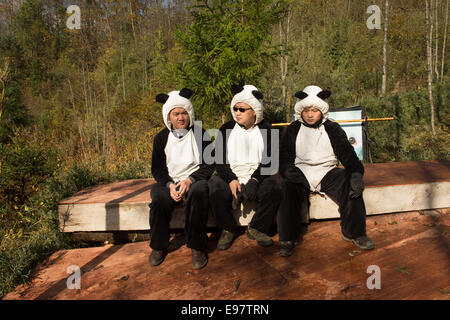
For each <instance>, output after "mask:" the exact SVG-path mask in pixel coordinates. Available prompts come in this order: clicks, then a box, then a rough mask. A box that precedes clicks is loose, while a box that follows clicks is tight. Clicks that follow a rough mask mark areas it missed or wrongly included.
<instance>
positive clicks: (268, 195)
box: [208, 175, 282, 234]
mask: <svg viewBox="0 0 450 320" xmlns="http://www.w3.org/2000/svg"><path fill="white" fill-rule="evenodd" d="M208 186H209V199H210V205H211V209H212V212H213V214H214V218H215V220H216V225H217V226H218V227H219V228H221V229H225V230H228V231H232V232H234V231H235V230H236V227H237V223H236V220H235V219H234V217H233V213H232V207H231V204H232V201H233V194H232V193H231V190H230V186H229V185H228V183H226V182H225V181H223V180H222V178H220V177H219V176H217V175H215V176H213V177H212V178H211V179H210V180H209V182H208ZM281 198H282V194H281V188H280V187H279V186H278V185H277V184H276V181H275V179H274V178H272V177H268V178H266V179H264V180H263V181H262V182H261V183H259V185H258V196H257V201H258V206H257V207H256V210H255V214H254V215H253V218H252V220H251V221H250V223H249V226H250V227H252V228H254V229H256V230H258V231H260V232H263V233H265V234H267V233H269V232H270V227H271V225H272V223H273V220H274V217H275V215H276V213H277V211H278V208H279V206H280V203H281Z"/></svg>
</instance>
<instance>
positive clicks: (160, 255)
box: [148, 250, 166, 267]
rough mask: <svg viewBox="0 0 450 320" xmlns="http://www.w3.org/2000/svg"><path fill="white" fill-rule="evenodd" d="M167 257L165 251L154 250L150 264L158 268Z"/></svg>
mask: <svg viewBox="0 0 450 320" xmlns="http://www.w3.org/2000/svg"><path fill="white" fill-rule="evenodd" d="M165 257H166V252H165V251H163V250H152V253H151V254H150V258H149V259H148V260H149V263H150V265H151V266H154V267H155V266H158V265H160V264H161V263H162V262H163V261H164V258H165Z"/></svg>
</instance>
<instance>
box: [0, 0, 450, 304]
mask: <svg viewBox="0 0 450 320" xmlns="http://www.w3.org/2000/svg"><path fill="white" fill-rule="evenodd" d="M448 2H449V1H448V0H425V1H415V0H414V1H413V0H370V1H367V0H363V1H352V0H334V1H331V0H280V1H275V0H251V1H250V0H204V1H188V0H128V1H127V0H117V1H113V0H86V1H81V0H79V1H78V0H70V1H57V0H22V1H21V0H0V239H1V243H0V297H1V296H2V295H4V294H6V293H7V292H9V291H11V290H13V289H14V288H15V286H16V285H17V284H19V283H22V282H24V281H26V280H27V278H28V276H29V274H30V272H31V270H32V268H33V266H35V265H36V264H37V263H38V262H39V261H41V260H42V259H43V258H44V257H46V256H48V255H49V254H51V253H52V252H54V251H56V250H59V249H64V248H73V247H80V246H86V245H90V244H86V243H80V242H78V241H75V240H74V239H73V238H72V237H71V236H70V235H65V234H62V233H60V232H59V229H58V216H57V203H58V201H60V200H61V199H63V198H64V197H67V196H69V195H71V194H73V193H75V192H77V191H79V190H81V189H83V188H85V187H88V186H91V185H95V184H99V183H103V182H109V181H114V180H123V179H130V178H148V177H151V173H150V166H151V154H152V143H153V137H154V136H155V134H156V133H157V132H158V131H160V130H161V129H162V128H163V126H164V123H163V121H162V115H161V105H160V104H158V103H157V102H156V101H155V96H156V95H157V94H158V93H161V92H164V93H167V92H169V91H172V90H180V89H181V88H182V87H188V88H191V89H192V90H193V91H194V95H193V97H192V100H193V103H194V106H195V112H196V117H197V119H201V120H202V121H203V125H204V127H205V128H206V129H209V128H219V127H220V125H221V124H222V123H223V122H224V121H226V120H227V119H229V118H230V117H231V115H230V113H229V103H230V101H231V98H232V94H231V91H230V86H231V85H232V84H234V83H243V82H244V83H249V84H254V85H256V86H257V87H258V88H259V90H260V91H261V92H263V94H264V103H265V118H266V119H267V120H268V121H270V122H272V123H275V122H285V121H289V120H290V117H291V116H290V115H291V110H292V108H293V105H294V104H295V97H294V93H295V92H296V91H298V90H301V89H303V88H304V87H305V86H306V85H309V84H316V85H319V86H320V87H322V88H327V89H330V90H331V91H332V92H333V94H332V96H331V97H330V99H329V103H330V106H331V108H345V107H351V106H358V105H359V106H364V107H365V108H366V112H367V114H368V116H369V117H395V120H394V121H385V122H374V123H370V124H369V130H368V138H369V148H370V161H371V162H391V161H407V160H427V159H447V158H448V157H449V132H448V129H449V127H448V126H449V122H450V116H449V108H448V105H449V99H450V90H449V89H450V81H449V77H448V58H447V56H448V54H447V52H448V48H447V47H448V44H447V42H448V41H447V36H448V5H449V4H448ZM70 5H77V6H78V7H79V9H80V11H79V18H80V26H79V28H77V27H76V24H77V20H74V17H75V16H74V14H76V12H69V13H68V12H67V8H68V7H69V6H70ZM374 5H375V6H377V7H376V8H375V9H373V8H374V7H373V6H374ZM371 6H372V7H371ZM369 7H370V8H371V9H370V8H369ZM377 8H378V9H379V10H378V11H377ZM369 9H370V10H369ZM378 17H379V18H380V19H379V20H377V18H378ZM74 26H75V28H73V27H74ZM374 26H375V28H374Z"/></svg>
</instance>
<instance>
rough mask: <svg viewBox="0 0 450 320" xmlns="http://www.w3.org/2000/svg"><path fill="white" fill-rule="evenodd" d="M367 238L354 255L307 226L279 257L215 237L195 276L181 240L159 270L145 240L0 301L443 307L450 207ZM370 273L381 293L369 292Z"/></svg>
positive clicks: (324, 223)
mask: <svg viewBox="0 0 450 320" xmlns="http://www.w3.org/2000/svg"><path fill="white" fill-rule="evenodd" d="M367 232H368V235H369V236H370V237H371V238H372V239H373V240H374V242H375V246H376V247H375V249H373V250H370V251H361V250H358V248H357V247H355V246H354V245H352V244H351V243H348V242H346V241H343V240H342V239H341V232H340V226H339V220H336V219H332V220H315V221H311V223H310V225H309V227H308V230H307V231H306V233H305V234H304V236H303V239H302V241H301V242H300V244H299V245H298V246H297V247H296V248H295V251H294V254H293V255H292V256H291V257H289V258H282V257H279V256H278V254H277V250H278V239H277V237H276V236H275V237H274V241H275V246H272V247H269V248H263V247H260V246H258V245H257V244H256V243H255V241H253V240H250V239H248V238H247V237H246V236H245V234H242V235H240V236H239V237H238V238H237V239H236V240H235V242H234V243H233V245H232V247H231V248H230V249H228V250H226V251H220V250H217V249H216V245H217V240H218V234H215V233H214V234H210V238H209V241H208V252H209V253H208V255H209V262H208V265H207V266H206V267H205V268H204V269H202V270H196V271H194V270H192V268H191V252H190V250H189V249H188V248H186V246H185V245H184V241H183V240H184V238H183V237H175V238H173V239H172V241H171V242H172V244H171V252H170V253H169V254H168V256H167V257H166V260H165V261H164V262H163V263H162V264H161V265H160V266H158V267H151V266H149V264H148V257H149V253H150V248H149V246H148V245H149V243H148V241H144V242H136V243H128V244H123V245H107V246H103V247H94V248H84V249H74V250H63V251H59V252H55V253H54V254H52V255H51V256H50V257H49V258H48V259H47V260H46V261H44V262H43V263H41V264H40V265H39V266H38V267H37V268H36V269H35V270H34V271H33V273H32V275H31V282H30V283H29V284H27V285H21V286H19V287H18V288H17V289H16V290H15V291H14V292H11V293H10V294H8V295H6V296H5V297H4V299H6V300H8V299H20V300H23V299H87V300H93V299H156V300H160V299H161V300H166V299H167V300H173V299H181V300H184V299H187V300H202V299H205V300H208V299H213V300H222V299H227V300H235V299H239V300H241V299H242V300H246V299H248V300H279V299H286V300H299V299H308V300H309V299H337V300H344V299H352V300H355V299H356V300H359V299H370V300H375V299H380V300H387V299H389V300H396V299H425V300H433V299H441V300H449V299H450V277H449V275H448V271H449V270H450V210H449V209H448V208H447V209H441V210H429V211H415V212H404V213H396V214H388V215H374V216H369V217H367ZM71 265H75V266H79V267H80V268H81V278H80V279H81V282H80V285H81V288H80V289H73V290H70V289H68V288H67V279H68V277H69V274H68V273H67V268H68V267H69V266H71ZM373 265H375V266H378V267H379V268H380V284H381V288H380V289H369V288H368V287H367V279H368V278H369V277H370V276H371V275H372V274H371V273H367V269H368V267H369V266H373ZM187 303H188V302H186V305H187ZM249 303H254V301H253V302H251V301H249ZM169 307H170V305H169ZM371 307H373V306H371ZM405 308H406V309H408V308H409V307H406V306H405ZM177 312H179V311H178V310H177ZM385 312H388V311H386V310H385ZM280 316H281V314H280Z"/></svg>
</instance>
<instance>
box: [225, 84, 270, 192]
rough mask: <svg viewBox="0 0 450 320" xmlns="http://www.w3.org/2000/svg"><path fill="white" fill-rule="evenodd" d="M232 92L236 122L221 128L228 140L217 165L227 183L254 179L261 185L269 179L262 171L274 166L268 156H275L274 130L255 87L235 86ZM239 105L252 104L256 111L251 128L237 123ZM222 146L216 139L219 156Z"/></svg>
mask: <svg viewBox="0 0 450 320" xmlns="http://www.w3.org/2000/svg"><path fill="white" fill-rule="evenodd" d="M232 92H233V94H234V96H233V99H232V101H231V104H230V110H231V114H232V116H233V120H231V121H229V122H227V123H225V124H224V125H222V127H221V128H220V129H219V131H220V136H221V137H222V139H223V137H225V139H224V140H225V141H221V143H222V144H221V146H222V148H223V149H222V152H223V153H222V156H223V157H222V159H221V161H219V163H217V165H216V169H217V173H218V174H219V176H220V177H221V178H222V179H223V180H224V181H225V182H227V183H230V182H231V181H232V180H238V181H239V183H241V184H246V183H247V182H248V181H249V180H250V179H251V178H255V179H257V180H258V181H259V182H261V181H262V180H264V179H265V178H266V177H267V176H268V175H267V174H261V168H263V167H269V166H270V161H269V160H267V159H266V157H270V154H271V148H270V141H271V129H272V128H271V126H270V124H268V123H267V122H266V121H265V120H264V117H263V95H262V93H261V92H260V91H258V89H257V88H256V87H255V86H253V85H244V86H239V85H233V86H232ZM239 102H244V103H246V104H248V105H249V106H250V107H251V108H252V109H253V111H255V114H256V121H255V124H254V125H253V126H252V127H251V128H248V129H245V128H244V127H243V126H241V125H239V123H238V122H237V121H236V117H235V114H234V111H233V107H234V106H235V105H236V104H237V103H239ZM263 129H264V130H263ZM268 141H269V143H268ZM218 146H219V144H218V143H217V139H216V154H217V153H218V152H220V151H218V148H220V146H219V147H218ZM263 173H264V172H263Z"/></svg>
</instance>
